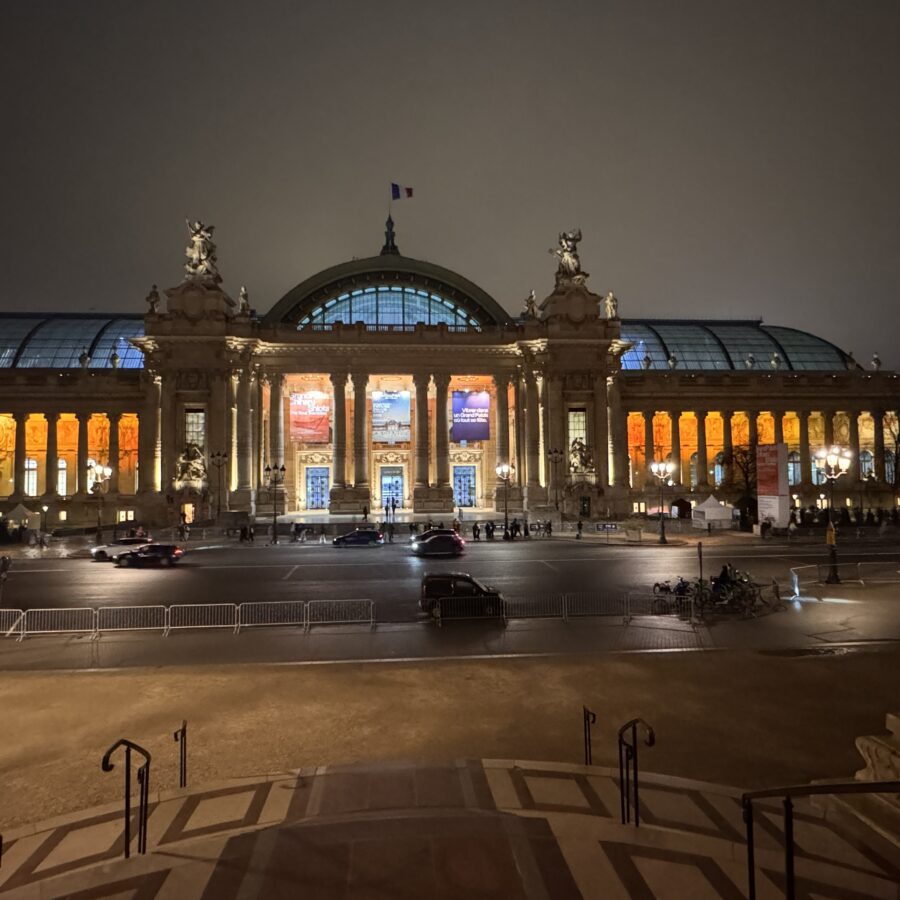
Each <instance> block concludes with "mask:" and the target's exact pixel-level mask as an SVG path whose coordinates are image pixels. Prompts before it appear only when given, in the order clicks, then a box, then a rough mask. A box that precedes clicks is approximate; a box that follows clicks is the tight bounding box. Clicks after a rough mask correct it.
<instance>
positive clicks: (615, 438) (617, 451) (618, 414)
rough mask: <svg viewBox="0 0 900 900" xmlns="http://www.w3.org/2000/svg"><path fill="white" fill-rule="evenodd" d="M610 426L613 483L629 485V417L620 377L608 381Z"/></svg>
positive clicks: (624, 486)
mask: <svg viewBox="0 0 900 900" xmlns="http://www.w3.org/2000/svg"><path fill="white" fill-rule="evenodd" d="M606 397H607V400H608V401H609V428H610V435H611V437H612V445H613V484H614V485H615V486H616V487H622V488H627V487H628V418H627V416H626V414H625V410H624V408H623V406H622V389H621V387H620V386H619V379H618V377H613V378H610V379H609V381H607V390H606Z"/></svg>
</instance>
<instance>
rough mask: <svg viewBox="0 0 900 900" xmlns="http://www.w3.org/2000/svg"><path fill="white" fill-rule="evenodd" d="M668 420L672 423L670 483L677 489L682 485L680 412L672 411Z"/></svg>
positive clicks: (677, 410) (678, 410)
mask: <svg viewBox="0 0 900 900" xmlns="http://www.w3.org/2000/svg"><path fill="white" fill-rule="evenodd" d="M669 419H670V420H671V422H672V462H674V463H675V472H674V473H673V474H672V481H674V482H675V487H679V486H680V485H681V484H683V482H682V479H681V410H680V409H675V410H672V412H670V413H669Z"/></svg>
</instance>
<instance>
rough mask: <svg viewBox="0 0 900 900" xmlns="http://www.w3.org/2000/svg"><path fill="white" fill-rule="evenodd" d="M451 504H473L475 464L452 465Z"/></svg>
mask: <svg viewBox="0 0 900 900" xmlns="http://www.w3.org/2000/svg"><path fill="white" fill-rule="evenodd" d="M453 505H454V506H474V505H475V466H454V467H453Z"/></svg>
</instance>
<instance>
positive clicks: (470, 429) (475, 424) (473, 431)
mask: <svg viewBox="0 0 900 900" xmlns="http://www.w3.org/2000/svg"><path fill="white" fill-rule="evenodd" d="M490 436H491V395H490V394H489V393H488V392H487V391H454V392H453V416H452V419H451V424H450V440H451V441H456V442H457V443H459V442H460V441H487V440H489V439H490Z"/></svg>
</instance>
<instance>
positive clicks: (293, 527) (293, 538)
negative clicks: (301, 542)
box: [291, 522, 297, 544]
mask: <svg viewBox="0 0 900 900" xmlns="http://www.w3.org/2000/svg"><path fill="white" fill-rule="evenodd" d="M291 543H292V544H296V543H297V523H296V522H291Z"/></svg>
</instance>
